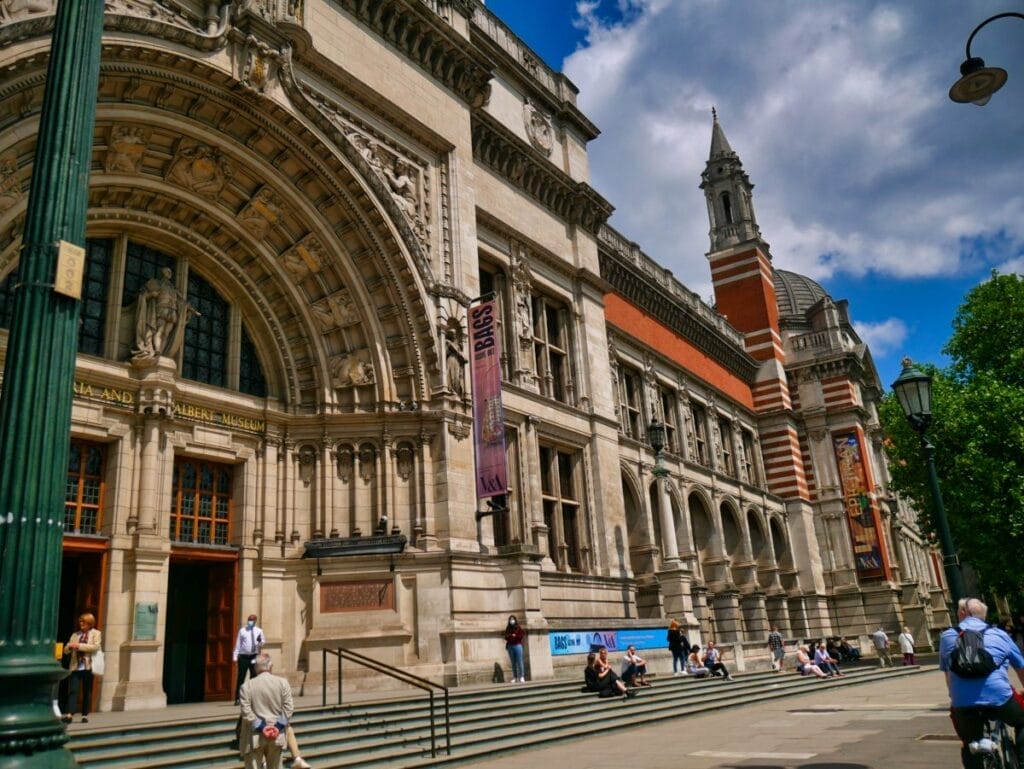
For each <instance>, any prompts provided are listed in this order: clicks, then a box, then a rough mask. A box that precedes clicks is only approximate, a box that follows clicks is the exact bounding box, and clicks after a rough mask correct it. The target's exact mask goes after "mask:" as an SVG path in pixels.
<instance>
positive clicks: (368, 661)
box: [321, 646, 452, 758]
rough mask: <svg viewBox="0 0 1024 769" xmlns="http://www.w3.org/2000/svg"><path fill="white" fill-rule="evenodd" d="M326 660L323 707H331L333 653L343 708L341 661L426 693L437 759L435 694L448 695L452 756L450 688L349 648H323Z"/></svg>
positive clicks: (446, 720)
mask: <svg viewBox="0 0 1024 769" xmlns="http://www.w3.org/2000/svg"><path fill="white" fill-rule="evenodd" d="M321 652H322V653H321V659H322V670H323V684H322V686H321V689H322V697H321V704H322V705H323V707H327V655H328V654H333V655H334V656H335V657H337V658H338V703H337V704H339V705H341V704H342V703H341V689H342V686H341V684H342V666H341V661H342V660H343V659H346V660H348V661H349V662H355V663H356V664H357V665H362V666H363V667H365V668H369V669H370V670H373V671H374V672H376V673H383V674H384V675H386V676H389V677H391V678H394V679H395V680H397V681H401V682H402V683H406V684H409V685H410V686H415V687H416V688H417V689H421V690H422V691H425V692H426V693H427V694H428V695H429V703H430V757H431V758H437V718H436V714H435V707H434V692H435V691H438V690H439V691H441V692H444V749H445V752H446V753H447V754H448V755H449V756H450V755H451V754H452V723H451V709H450V708H449V704H448V687H447V686H442V685H441V684H436V683H434V682H433V681H428V680H427V679H426V678H420V677H419V676H415V675H413V674H412V673H408V672H406V671H404V670H401V669H400V668H396V667H394V666H393V665H388V664H387V663H385V662H381V661H380V660H375V659H373V658H372V657H367V656H366V655H365V654H360V653H359V652H354V651H352V650H351V649H345V648H343V647H341V646H339V647H338V648H337V649H323V650H321Z"/></svg>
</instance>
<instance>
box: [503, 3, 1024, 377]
mask: <svg viewBox="0 0 1024 769" xmlns="http://www.w3.org/2000/svg"><path fill="white" fill-rule="evenodd" d="M487 7H488V8H489V9H490V10H491V11H492V12H494V13H495V14H497V15H498V16H499V17H500V18H501V19H502V20H503V21H504V22H505V23H506V24H508V25H509V27H511V28H512V30H513V31H514V32H515V33H516V34H518V35H519V36H520V37H521V38H522V39H523V40H524V41H525V42H526V43H527V44H528V45H530V46H531V47H532V48H533V49H534V50H535V51H536V52H537V53H538V54H539V55H540V56H541V57H542V58H543V59H544V60H545V61H547V63H548V64H549V65H550V66H551V67H553V68H554V69H557V70H560V71H563V72H565V73H566V75H567V76H568V77H569V78H570V79H571V80H572V81H573V82H574V83H575V84H576V86H577V87H578V88H579V89H580V94H579V99H578V103H579V106H580V108H581V109H582V110H583V111H584V113H585V114H586V115H587V116H588V117H589V118H590V119H591V120H593V121H594V122H595V123H596V124H597V126H598V127H599V128H600V129H601V131H602V135H601V136H600V137H598V138H597V139H596V140H595V141H593V142H591V144H590V164H591V166H590V171H591V183H592V184H593V186H594V187H595V188H596V189H597V190H598V191H599V192H600V193H601V194H602V195H604V196H605V197H606V198H608V199H609V200H610V201H611V202H612V204H613V205H615V207H616V212H615V214H614V215H613V216H612V219H611V220H610V222H609V223H610V224H611V226H612V227H614V228H616V229H617V230H619V231H620V232H622V233H623V234H624V235H626V236H627V237H629V238H630V239H632V240H635V241H636V242H638V243H639V244H640V246H641V248H643V249H644V251H646V252H647V253H648V254H650V255H651V256H652V257H654V258H655V259H656V260H658V261H659V262H661V263H662V264H664V265H665V266H666V267H668V268H670V269H671V270H672V271H673V273H674V274H675V275H676V277H677V278H679V280H681V281H682V282H683V283H685V284H686V285H687V286H689V287H690V288H691V289H693V290H694V291H697V292H698V293H699V294H700V295H701V296H703V297H705V298H707V299H710V298H711V285H710V277H709V273H708V266H707V260H706V259H705V257H704V254H705V253H706V251H707V249H708V245H709V244H708V234H707V230H708V222H707V212H706V206H705V203H704V196H703V193H702V192H701V190H700V189H699V188H698V185H699V183H700V172H701V170H702V169H703V167H704V162H705V160H706V159H707V154H708V147H709V143H710V136H711V107H712V106H715V107H716V108H717V110H718V114H719V119H720V122H721V124H722V126H723V128H724V129H725V132H726V135H727V136H728V138H729V142H730V144H731V145H732V147H733V149H734V150H736V152H737V153H738V154H739V156H740V158H741V160H742V161H743V165H744V168H745V170H746V171H747V173H748V174H749V176H750V179H751V181H752V182H753V183H754V185H755V189H754V208H755V212H756V215H757V219H758V224H759V225H760V228H761V233H762V235H763V236H764V237H765V239H766V240H767V241H768V242H769V243H770V244H771V252H772V255H773V259H774V263H775V265H776V266H777V267H780V268H783V269H789V270H794V271H796V272H799V273H802V274H805V275H808V276H810V277H812V278H814V279H815V280H817V281H819V282H820V283H821V284H822V285H823V286H824V287H825V289H826V290H827V291H828V292H829V293H830V294H831V295H832V296H833V297H834V298H835V299H848V300H850V313H851V316H852V318H853V321H854V325H855V326H856V328H857V330H858V332H859V333H860V334H861V336H862V338H864V340H865V341H867V342H868V343H869V344H870V345H871V348H872V353H873V355H874V359H875V362H876V364H877V366H878V369H879V375H880V377H881V380H882V384H883V385H885V386H886V387H888V385H889V384H890V383H891V382H892V381H893V380H894V379H895V378H896V377H897V376H898V374H899V371H900V358H901V357H902V356H903V355H905V354H908V355H910V356H911V357H913V358H914V359H915V360H919V361H929V362H933V363H936V364H939V365H944V364H945V363H946V362H947V361H946V360H945V359H944V358H943V356H942V354H941V349H942V346H943V345H944V344H945V342H946V341H947V339H948V338H949V335H950V330H951V323H952V320H953V317H954V315H955V313H956V309H957V307H958V306H959V304H960V302H961V300H962V298H963V296H964V294H965V293H966V292H967V291H968V290H969V289H970V288H971V287H973V286H975V285H977V284H978V283H979V282H981V281H983V280H985V279H986V278H987V277H988V276H989V274H990V273H991V270H992V269H993V268H997V269H999V270H1001V271H1002V272H1011V271H1012V272H1019V273H1024V193H1022V190H1021V185H1022V179H1024V21H1022V20H1019V19H1015V18H1007V19H1001V20H998V21H995V22H993V23H992V24H990V25H988V26H986V27H985V28H984V29H983V30H982V31H980V32H979V33H978V35H977V36H976V37H975V39H974V42H973V43H972V50H971V53H972V55H974V56H981V57H982V58H984V59H985V61H986V63H987V64H988V65H990V66H1000V67H1003V68H1004V69H1006V70H1007V71H1008V72H1009V73H1010V78H1009V81H1008V82H1007V84H1006V86H1004V88H1003V89H1002V90H1001V91H1000V92H999V93H997V94H995V96H993V98H992V101H991V102H990V103H989V104H988V105H987V106H985V107H984V108H979V107H976V106H974V105H959V104H954V103H953V102H951V101H950V100H949V98H948V96H947V93H948V90H949V87H950V85H952V83H953V82H954V81H955V80H956V78H957V77H959V72H958V68H959V65H960V63H961V62H962V61H963V59H964V47H965V44H966V42H967V37H968V35H969V34H970V33H971V30H972V29H974V27H975V26H976V25H977V24H979V23H980V22H981V21H983V20H984V19H986V18H987V17H989V16H991V15H993V14H995V13H999V12H1002V11H1017V12H1024V2H1021V1H1020V0H1006V2H1000V3H993V2H989V1H988V0H985V1H984V2H982V1H981V0H961V1H957V2H953V0H900V1H899V2H895V1H893V2H888V3H887V2H876V1H875V0H830V2H828V3H821V2H817V1H816V0H770V1H768V0H579V1H577V0H487Z"/></svg>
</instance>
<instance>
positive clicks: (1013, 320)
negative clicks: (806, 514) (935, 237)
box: [881, 272, 1024, 595]
mask: <svg viewBox="0 0 1024 769" xmlns="http://www.w3.org/2000/svg"><path fill="white" fill-rule="evenodd" d="M944 352H946V354H948V355H949V356H950V357H951V358H952V361H953V362H952V365H951V366H950V367H949V368H948V369H946V370H944V371H940V370H937V369H936V368H935V367H934V366H919V368H921V369H922V370H923V371H925V372H926V373H929V374H932V376H933V381H932V413H933V420H932V425H931V426H930V427H929V429H928V431H927V434H928V436H929V438H931V441H932V443H933V444H934V445H935V464H936V469H937V471H938V475H939V482H940V484H941V486H942V496H943V500H944V502H945V508H946V517H947V519H948V520H949V525H950V529H951V531H952V534H953V541H954V543H955V544H956V548H957V551H958V553H959V555H960V559H961V560H962V561H966V562H969V563H970V564H971V565H972V566H973V567H974V568H975V570H976V571H977V572H978V576H979V577H980V579H981V582H982V586H983V588H984V589H985V590H987V591H988V590H991V591H994V592H997V593H1002V594H1004V595H1011V594H1016V593H1019V592H1020V591H1021V589H1022V587H1024V557H1022V555H1024V368H1022V367H1024V280H1022V279H1021V278H1020V276H1018V275H1000V274H999V273H997V272H993V273H992V278H991V280H989V281H986V282H985V283H982V284H980V285H978V286H976V287H975V288H973V289H972V290H971V291H969V292H968V293H967V296H966V297H965V298H964V301H963V304H961V306H960V308H959V310H958V311H957V315H956V318H955V319H954V321H953V336H952V337H951V338H950V341H949V342H948V343H947V345H946V348H945V350H944ZM881 419H882V424H883V425H884V427H885V429H886V432H887V433H888V435H889V442H888V444H887V450H888V453H889V456H890V459H891V460H892V487H893V489H894V490H895V491H896V492H897V493H899V494H901V495H902V496H904V497H906V498H908V499H910V500H912V501H913V502H914V504H915V505H916V506H917V507H918V509H919V510H921V511H922V523H923V525H924V526H925V527H926V528H928V529H929V530H931V531H935V527H934V525H933V507H932V500H931V495H930V492H929V489H928V482H927V476H926V472H925V467H924V463H923V462H922V460H921V449H920V442H919V440H918V436H917V433H915V432H914V431H913V430H912V429H911V428H910V426H909V425H908V424H907V422H906V419H905V417H904V416H903V411H902V409H901V408H900V406H899V403H898V402H897V401H896V398H895V396H894V395H893V394H892V393H890V394H889V395H887V396H886V398H885V400H884V402H883V404H882V408H881Z"/></svg>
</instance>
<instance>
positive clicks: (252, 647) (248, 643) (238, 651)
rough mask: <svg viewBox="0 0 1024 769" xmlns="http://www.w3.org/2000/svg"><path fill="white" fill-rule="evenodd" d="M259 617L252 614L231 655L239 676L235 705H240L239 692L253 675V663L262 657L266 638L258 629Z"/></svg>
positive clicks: (241, 629) (241, 631)
mask: <svg viewBox="0 0 1024 769" xmlns="http://www.w3.org/2000/svg"><path fill="white" fill-rule="evenodd" d="M256 620H257V617H256V615H255V614H250V615H249V619H248V620H247V621H246V623H245V624H244V625H242V627H241V628H240V629H239V631H238V636H237V637H236V638H235V650H234V652H232V654H231V659H233V660H234V661H235V662H236V663H237V664H238V675H237V676H236V678H235V704H236V705H237V704H238V692H239V690H240V689H241V688H242V683H243V682H244V681H245V677H246V675H249V676H252V675H253V662H254V661H255V660H256V658H257V657H259V656H260V651H261V650H262V649H263V644H264V643H265V642H266V638H265V637H264V635H263V628H261V627H257V625H256Z"/></svg>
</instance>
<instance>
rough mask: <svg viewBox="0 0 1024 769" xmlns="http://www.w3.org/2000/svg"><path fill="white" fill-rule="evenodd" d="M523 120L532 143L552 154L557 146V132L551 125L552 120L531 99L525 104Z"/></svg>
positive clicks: (546, 153)
mask: <svg viewBox="0 0 1024 769" xmlns="http://www.w3.org/2000/svg"><path fill="white" fill-rule="evenodd" d="M523 122H524V124H525V126H526V135H527V136H528V137H530V143H531V144H532V145H533V146H534V147H536V148H537V149H539V150H540V151H541V152H543V153H544V154H545V155H548V156H550V155H551V150H552V149H554V146H555V132H554V128H552V126H551V120H550V119H549V118H548V117H547V115H545V114H544V113H543V112H541V111H540V110H539V109H537V107H536V105H535V104H534V103H533V102H531V101H530V100H529V99H527V100H526V102H525V103H524V104H523Z"/></svg>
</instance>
